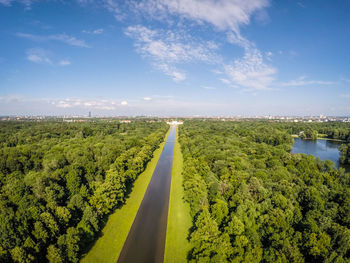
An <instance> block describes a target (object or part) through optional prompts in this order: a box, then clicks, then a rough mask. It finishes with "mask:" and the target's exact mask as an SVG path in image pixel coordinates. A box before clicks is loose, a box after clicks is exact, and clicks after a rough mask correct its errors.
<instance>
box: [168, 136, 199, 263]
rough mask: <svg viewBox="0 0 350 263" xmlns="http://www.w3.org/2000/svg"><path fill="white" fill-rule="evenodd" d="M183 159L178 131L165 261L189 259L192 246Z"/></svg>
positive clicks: (175, 261)
mask: <svg viewBox="0 0 350 263" xmlns="http://www.w3.org/2000/svg"><path fill="white" fill-rule="evenodd" d="M182 166H183V159H182V154H181V148H180V144H179V141H178V136H177V133H176V140H175V148H174V158H173V170H172V178H171V188H170V202H169V214H168V226H167V234H166V243H165V255H164V262H165V263H170V262H174V263H181V262H186V261H187V252H188V251H189V250H190V248H191V246H190V243H189V242H188V240H187V235H188V230H189V228H190V227H191V225H192V221H191V216H190V207H189V205H188V203H186V202H185V201H184V199H183V197H184V190H183V187H182V180H183V178H182Z"/></svg>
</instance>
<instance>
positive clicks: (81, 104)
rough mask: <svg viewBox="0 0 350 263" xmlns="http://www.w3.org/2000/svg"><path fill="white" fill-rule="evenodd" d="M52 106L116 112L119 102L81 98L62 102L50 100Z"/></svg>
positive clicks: (62, 100) (67, 99)
mask: <svg viewBox="0 0 350 263" xmlns="http://www.w3.org/2000/svg"><path fill="white" fill-rule="evenodd" d="M50 102H51V104H52V105H55V106H56V107H58V108H64V109H67V108H82V109H94V110H107V111H111V110H115V109H116V108H117V106H116V104H117V102H116V101H114V100H106V99H93V100H92V99H79V98H66V99H61V100H50Z"/></svg>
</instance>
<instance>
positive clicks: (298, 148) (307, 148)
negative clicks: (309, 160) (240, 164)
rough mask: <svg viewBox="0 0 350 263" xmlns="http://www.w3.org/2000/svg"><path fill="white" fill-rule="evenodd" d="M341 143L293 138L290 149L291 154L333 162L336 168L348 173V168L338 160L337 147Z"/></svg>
mask: <svg viewBox="0 0 350 263" xmlns="http://www.w3.org/2000/svg"><path fill="white" fill-rule="evenodd" d="M340 145H341V142H337V141H328V140H316V141H312V140H302V139H300V138H294V145H293V148H292V153H304V154H312V155H313V156H315V157H316V158H317V157H319V158H320V159H321V160H323V161H325V160H327V159H328V160H331V161H332V162H334V164H335V166H336V167H337V168H339V166H340V167H344V168H345V169H346V170H347V171H349V168H350V167H349V166H348V165H346V166H344V165H340V163H339V158H340V152H339V146H340Z"/></svg>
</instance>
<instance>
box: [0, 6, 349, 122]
mask: <svg viewBox="0 0 350 263" xmlns="http://www.w3.org/2000/svg"><path fill="white" fill-rule="evenodd" d="M349 14H350V1H348V0H333V1H331V0H307V1H306V0H300V1H296V0H293V1H292V0H284V1H277V0H275V1H273V0H123V1H122V0H69V1H68V0H0V116H1V115H51V116H52V115H87V114H88V112H91V113H92V116H120V115H124V116H125V115H130V116H138V115H152V116H153V115H156V116H266V115H289V116H291V115H293V116H294V115H297V116H309V115H313V116H316V115H321V114H322V115H328V116H350V51H349V47H350V15H349Z"/></svg>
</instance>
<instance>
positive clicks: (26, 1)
mask: <svg viewBox="0 0 350 263" xmlns="http://www.w3.org/2000/svg"><path fill="white" fill-rule="evenodd" d="M35 1H37V0H0V4H3V5H5V6H11V5H12V3H13V2H18V3H21V4H23V5H25V6H26V8H27V9H30V6H31V4H32V3H33V2H35Z"/></svg>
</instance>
